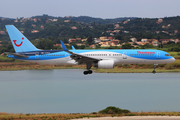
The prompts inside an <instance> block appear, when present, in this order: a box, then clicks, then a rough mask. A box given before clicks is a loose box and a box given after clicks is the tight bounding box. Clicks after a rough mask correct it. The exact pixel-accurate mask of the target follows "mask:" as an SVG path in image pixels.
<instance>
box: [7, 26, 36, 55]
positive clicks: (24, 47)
mask: <svg viewBox="0 0 180 120" xmlns="http://www.w3.org/2000/svg"><path fill="white" fill-rule="evenodd" d="M6 29H7V32H8V34H9V37H10V39H11V42H12V44H13V47H14V49H15V51H16V52H29V51H37V50H39V49H37V48H36V47H35V46H34V45H33V44H32V43H31V42H30V41H29V40H28V39H27V38H26V37H25V36H24V35H23V34H22V33H21V32H20V31H19V30H18V29H17V28H16V27H15V26H14V25H6Z"/></svg>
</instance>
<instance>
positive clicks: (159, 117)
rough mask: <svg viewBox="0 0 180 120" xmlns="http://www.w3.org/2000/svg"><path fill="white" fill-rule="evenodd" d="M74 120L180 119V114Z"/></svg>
mask: <svg viewBox="0 0 180 120" xmlns="http://www.w3.org/2000/svg"><path fill="white" fill-rule="evenodd" d="M73 120H180V116H125V117H124V116H123V117H100V118H82V119H73Z"/></svg>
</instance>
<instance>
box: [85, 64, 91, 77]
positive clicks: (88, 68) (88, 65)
mask: <svg viewBox="0 0 180 120" xmlns="http://www.w3.org/2000/svg"><path fill="white" fill-rule="evenodd" d="M91 67H92V64H91V63H86V69H87V71H84V72H83V73H84V75H87V74H92V73H93V71H92V70H90V69H91Z"/></svg>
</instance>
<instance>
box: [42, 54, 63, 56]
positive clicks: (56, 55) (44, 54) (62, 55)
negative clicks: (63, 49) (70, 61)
mask: <svg viewBox="0 0 180 120" xmlns="http://www.w3.org/2000/svg"><path fill="white" fill-rule="evenodd" d="M41 56H65V55H64V54H56V55H46V54H44V55H41Z"/></svg>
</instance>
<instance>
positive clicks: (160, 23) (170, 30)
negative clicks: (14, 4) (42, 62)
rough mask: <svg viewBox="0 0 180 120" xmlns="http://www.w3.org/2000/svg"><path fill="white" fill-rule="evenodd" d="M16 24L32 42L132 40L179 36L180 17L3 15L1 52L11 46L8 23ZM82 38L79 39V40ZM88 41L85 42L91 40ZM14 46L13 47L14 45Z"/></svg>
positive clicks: (0, 35) (0, 27)
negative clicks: (43, 40)
mask: <svg viewBox="0 0 180 120" xmlns="http://www.w3.org/2000/svg"><path fill="white" fill-rule="evenodd" d="M8 24H13V25H15V26H16V27H17V28H18V29H19V30H20V31H21V32H22V33H23V34H24V35H25V36H26V37H27V38H28V39H29V40H31V41H32V42H33V44H35V45H38V43H37V41H36V39H42V38H43V39H45V40H50V41H51V42H52V44H57V43H59V40H63V41H64V42H65V43H68V42H69V39H70V38H75V39H76V38H80V39H85V38H89V37H90V38H91V39H92V38H99V37H101V36H107V37H113V38H114V39H117V40H120V43H123V42H130V41H131V40H130V38H136V39H137V41H140V40H141V39H142V38H147V39H157V40H159V39H180V32H179V31H180V17H179V16H176V17H166V18H154V19H150V18H128V17H125V18H115V19H101V18H92V17H88V16H79V17H72V16H66V17H53V16H48V15H42V16H33V17H31V18H18V19H11V18H3V17H1V18H0V41H1V43H0V52H1V53H2V52H3V51H6V50H5V49H7V48H12V45H10V43H9V44H8V42H9V41H10V40H9V37H8V35H7V33H6V29H5V25H8ZM91 41H92V40H91ZM79 42H80V41H79ZM92 43H93V42H89V43H88V44H86V45H89V44H92ZM12 50H13V49H12Z"/></svg>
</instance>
